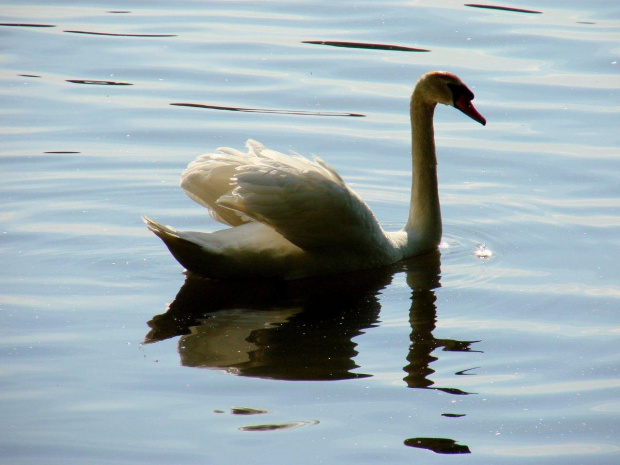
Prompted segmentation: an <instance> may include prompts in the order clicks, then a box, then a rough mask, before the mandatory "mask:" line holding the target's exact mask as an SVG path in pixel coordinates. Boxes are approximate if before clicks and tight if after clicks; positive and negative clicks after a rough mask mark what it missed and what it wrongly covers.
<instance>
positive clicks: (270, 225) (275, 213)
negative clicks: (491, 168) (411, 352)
mask: <svg viewBox="0 0 620 465" xmlns="http://www.w3.org/2000/svg"><path fill="white" fill-rule="evenodd" d="M473 98H474V94H473V93H472V92H471V90H469V88H468V87H467V86H466V85H465V84H463V82H462V81H461V80H460V79H459V78H458V77H457V76H455V75H454V74H450V73H447V72H440V71H434V72H430V73H427V74H424V75H423V76H422V77H421V78H420V79H419V81H418V82H417V84H416V86H415V89H414V91H413V95H412V96H411V106H410V112H411V128H412V159H413V180H412V188H411V206H410V210H409V219H408V220H407V223H406V224H405V227H404V228H403V229H402V230H400V231H396V232H386V231H384V230H383V229H382V228H381V226H380V225H379V223H378V222H377V219H376V218H375V216H374V215H373V213H372V211H371V210H370V208H369V207H368V205H366V203H364V201H363V200H362V199H361V198H360V197H359V196H358V195H357V194H356V193H355V192H354V191H353V190H352V189H351V188H349V187H348V186H347V185H346V184H345V182H344V181H343V180H342V178H341V177H340V176H339V175H338V173H337V172H336V171H335V170H334V169H333V168H331V167H330V166H329V165H327V164H326V163H325V162H323V161H322V160H320V159H319V158H315V159H314V161H310V160H308V159H306V158H304V157H301V156H288V155H284V154H282V153H279V152H275V151H273V150H269V149H267V148H265V147H264V146H263V145H262V144H260V143H258V142H255V141H252V140H249V141H248V142H247V144H246V147H247V148H248V149H249V151H248V153H242V152H240V151H237V150H234V149H230V148H220V149H218V152H217V153H211V154H206V155H202V156H200V157H198V158H197V159H196V160H195V161H194V162H192V163H190V164H189V166H188V167H187V170H185V172H184V173H183V175H182V177H181V187H182V188H183V190H184V191H185V193H186V194H187V195H189V197H191V198H192V199H193V200H195V201H196V202H198V203H199V204H201V205H203V206H204V207H206V208H207V209H208V210H209V213H210V214H211V216H212V217H213V218H215V219H216V220H218V221H220V222H221V223H224V224H227V225H229V226H231V227H230V228H227V229H223V230H220V231H216V232H213V233H203V232H189V231H177V230H175V229H173V228H171V227H169V226H163V225H161V224H159V223H157V222H155V221H153V220H151V219H149V218H146V217H145V218H144V221H145V222H146V225H147V226H148V228H149V229H150V230H151V231H153V232H154V233H155V234H156V235H157V236H159V237H160V238H161V239H162V240H163V241H164V243H165V244H166V245H167V246H168V248H169V249H170V252H172V255H174V257H175V258H176V259H177V260H178V261H179V263H181V264H182V265H183V266H184V267H185V268H187V270H189V271H191V272H194V273H197V274H200V275H203V276H206V277H210V278H220V279H224V278H282V279H297V278H303V277H309V276H319V275H327V274H333V273H342V272H348V271H355V270H362V269H369V268H375V267H380V266H384V265H389V264H392V263H395V262H397V261H399V260H401V259H404V258H408V257H412V256H415V255H419V254H423V253H426V252H430V251H432V250H434V249H436V248H437V246H438V245H439V242H440V240H441V213H440V208H439V193H438V186H437V159H436V157H435V140H434V131H433V113H434V110H435V106H436V105H437V103H442V104H444V105H451V106H454V107H455V108H457V109H459V110H460V111H462V112H463V113H465V114H466V115H468V116H469V117H471V118H473V119H474V120H476V121H478V122H479V123H481V124H483V125H484V124H486V121H485V119H484V118H483V117H482V116H481V115H480V114H479V113H478V112H477V111H476V109H475V108H474V106H473V105H472V104H471V101H472V99H473Z"/></svg>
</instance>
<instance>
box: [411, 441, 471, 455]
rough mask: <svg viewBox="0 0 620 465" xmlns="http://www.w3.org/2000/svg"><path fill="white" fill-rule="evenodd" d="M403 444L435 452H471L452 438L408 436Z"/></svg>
mask: <svg viewBox="0 0 620 465" xmlns="http://www.w3.org/2000/svg"><path fill="white" fill-rule="evenodd" d="M405 445H406V446H408V447H417V448H418V449H427V450H431V451H433V452H435V453H437V454H471V451H470V450H469V447H467V446H466V445H464V444H457V443H456V441H455V440H454V439H446V438H410V439H406V440H405Z"/></svg>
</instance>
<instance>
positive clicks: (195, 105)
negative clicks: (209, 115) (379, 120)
mask: <svg viewBox="0 0 620 465" xmlns="http://www.w3.org/2000/svg"><path fill="white" fill-rule="evenodd" d="M170 105H174V106H177V107H190V108H206V109H209V110H225V111H240V112H245V113H271V114H277V115H303V116H349V117H357V118H364V117H366V115H363V114H361V113H339V112H335V111H304V110H273V109H268V108H244V107H226V106H220V105H204V104H201V103H171V104H170Z"/></svg>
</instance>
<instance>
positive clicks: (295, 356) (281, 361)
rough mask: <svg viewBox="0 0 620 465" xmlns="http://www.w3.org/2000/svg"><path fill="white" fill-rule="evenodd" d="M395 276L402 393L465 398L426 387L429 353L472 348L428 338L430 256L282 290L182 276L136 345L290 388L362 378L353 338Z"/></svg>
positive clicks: (453, 447) (285, 285) (373, 321)
mask: <svg viewBox="0 0 620 465" xmlns="http://www.w3.org/2000/svg"><path fill="white" fill-rule="evenodd" d="M403 272H404V273H405V274H406V280H407V284H408V286H409V288H410V289H411V306H410V309H409V322H410V325H411V333H410V340H411V344H410V346H409V351H408V354H407V357H406V359H407V362H408V363H407V365H406V366H405V367H404V368H403V370H404V371H405V373H406V375H405V377H404V381H405V382H406V384H407V386H408V387H409V388H418V389H436V390H439V391H442V392H445V393H448V394H452V395H467V394H471V393H468V392H465V391H462V390H460V389H457V388H451V387H435V386H434V382H433V381H432V380H431V379H430V376H431V375H432V374H433V373H434V370H433V369H432V368H431V367H430V365H431V364H432V363H433V362H434V361H436V360H437V357H436V356H434V355H433V353H434V352H435V351H436V350H437V349H440V348H441V349H443V350H444V351H457V352H469V351H471V345H472V344H473V343H474V342H478V341H458V340H454V339H438V338H435V337H434V336H433V331H434V330H435V326H436V320H437V308H436V305H435V301H436V296H435V289H437V288H438V287H440V276H441V275H440V253H439V252H437V253H433V254H429V255H427V256H424V257H418V258H416V259H413V260H408V261H404V262H400V263H398V264H396V265H394V266H391V267H386V268H382V269H378V270H370V271H365V272H360V273H352V274H348V275H339V276H337V277H335V276H330V277H322V278H313V279H305V280H299V281H291V282H283V281H265V280H243V281H217V280H210V279H204V278H199V277H194V276H189V275H188V276H187V278H186V281H185V283H184V284H183V286H182V287H181V289H180V290H179V292H178V294H177V296H176V298H175V300H174V301H173V302H172V303H171V304H170V305H169V307H168V310H167V311H166V313H163V314H161V315H156V316H155V317H153V319H152V320H151V321H149V322H148V325H149V326H150V327H151V330H150V331H149V333H148V334H147V335H146V337H145V341H144V343H146V344H148V343H154V342H158V341H161V340H164V339H169V338H172V337H176V336H181V337H180V339H179V342H178V351H179V354H180V357H181V363H182V364H183V365H184V366H188V367H197V368H211V369H220V370H226V371H227V372H229V373H234V374H237V375H239V376H250V377H259V378H268V379H277V380H291V381H304V380H305V381H330V380H332V381H333V380H345V379H352V378H364V377H370V376H372V374H371V373H363V372H360V371H359V370H358V369H359V368H360V367H359V366H358V365H356V363H355V361H354V359H355V357H356V356H357V354H358V352H357V350H356V346H357V344H356V343H355V342H354V341H353V339H354V338H355V337H356V336H359V335H360V334H363V333H364V332H366V331H367V330H369V329H371V328H373V327H375V326H377V325H378V321H379V320H378V318H379V313H380V310H381V305H380V302H379V297H380V295H381V292H382V290H383V289H385V288H386V287H387V286H388V285H389V284H390V283H391V282H392V280H393V278H394V275H395V274H397V273H403ZM467 371H468V370H462V371H460V372H459V373H457V375H459V374H460V375H465V374H467ZM445 416H447V417H452V416H453V417H459V416H462V414H445ZM405 444H406V445H408V446H411V447H417V448H426V449H429V450H432V451H434V452H437V453H449V454H454V453H469V449H468V448H467V446H463V445H460V444H456V442H455V441H454V440H452V439H445V438H411V439H408V440H407V441H405Z"/></svg>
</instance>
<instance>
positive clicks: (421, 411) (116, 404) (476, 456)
mask: <svg viewBox="0 0 620 465" xmlns="http://www.w3.org/2000/svg"><path fill="white" fill-rule="evenodd" d="M80 3H81V5H80V6H76V5H75V3H74V2H48V1H31V0H28V1H12V2H11V1H5V2H3V4H2V6H1V7H0V23H3V24H4V25H3V26H0V37H1V38H0V43H2V48H1V52H0V57H1V60H2V67H1V68H2V69H1V70H0V81H1V85H0V100H1V102H2V105H1V110H0V114H1V115H2V125H1V126H2V130H1V131H2V132H1V134H2V135H1V138H2V139H1V140H2V143H1V148H0V151H1V152H0V157H1V158H0V160H1V163H2V178H1V180H0V196H1V198H2V206H1V207H0V218H2V228H1V231H2V242H1V248H2V257H3V264H4V266H3V267H2V269H1V272H0V273H1V281H0V282H1V288H0V289H1V291H0V295H1V301H0V302H1V303H0V305H1V306H0V308H1V312H0V319H1V326H0V327H1V332H2V339H1V342H0V347H1V350H0V354H1V355H0V357H1V360H2V371H1V377H2V395H1V401H0V409H1V410H0V411H1V412H2V421H1V428H2V430H1V431H2V433H1V435H0V461H1V462H2V463H7V464H8V463H11V464H31V463H32V464H34V463H36V464H52V463H53V464H56V463H63V464H67V463H85V462H93V463H100V464H106V463H115V464H118V463H127V464H139V463H149V464H153V463H184V464H193V463H201V464H202V463H222V464H224V463H250V464H266V463H298V464H304V463H313V464H314V463H373V464H376V463H395V464H396V463H412V462H416V463H429V464H433V463H440V462H441V463H443V462H445V461H446V460H450V461H454V460H458V461H459V462H461V461H463V462H469V463H476V464H480V463H482V464H487V463H488V464H495V463H522V461H523V460H527V461H528V463H541V464H555V463H558V464H559V463H561V464H583V463H599V464H611V463H617V462H618V459H619V455H620V454H619V451H620V449H619V448H620V443H619V442H618V439H617V438H618V426H617V425H618V415H619V414H620V403H619V402H618V389H619V387H620V378H619V376H618V350H617V347H618V339H619V337H618V336H619V332H620V325H619V324H618V305H619V303H620V286H619V285H618V277H619V273H618V265H617V263H618V258H619V250H620V243H619V241H618V236H619V232H620V213H619V210H618V208H619V206H620V201H619V200H618V199H619V197H620V196H619V195H618V194H619V191H618V185H619V183H618V174H617V173H618V172H619V169H620V164H619V159H620V158H619V156H618V145H619V144H618V142H619V136H618V135H619V133H618V129H617V128H618V123H619V122H620V118H619V117H618V114H619V110H618V103H619V98H618V89H619V88H620V77H619V68H618V66H619V65H618V61H617V60H618V56H617V50H618V46H619V42H620V20H619V19H618V18H619V17H620V16H619V12H620V11H619V9H618V6H617V5H616V4H615V3H614V2H607V1H598V2H587V4H583V2H575V1H570V2H563V3H562V5H561V6H559V5H558V4H557V2H536V3H527V2H526V3H523V2H521V3H519V2H517V3H512V4H506V5H504V6H509V7H514V8H522V9H529V10H537V11H541V12H542V14H535V13H519V12H514V11H513V12H511V11H502V10H491V9H481V8H474V7H468V6H465V5H464V4H463V3H461V2H453V1H444V2H430V1H428V2H427V1H420V2H415V3H406V2H390V3H386V2H371V1H369V2H359V3H357V4H353V3H349V2H345V3H334V2H325V3H323V2H277V1H274V2H256V3H254V2H196V1H179V2H162V1H154V2H149V3H148V5H146V4H144V5H142V4H140V5H136V4H133V3H132V2H116V3H115V4H114V5H113V6H111V5H110V4H109V3H108V2H99V1H90V2H80ZM495 5H497V4H495ZM11 23H12V24H22V25H23V24H38V25H48V26H53V27H27V26H15V25H7V24H11ZM67 31H76V32H67ZM86 33H88V34H86ZM92 33H98V34H92ZM101 33H103V34H116V35H101ZM304 41H315V42H316V41H318V42H321V41H332V42H355V43H370V44H383V45H397V46H401V47H408V48H421V49H426V50H430V52H412V51H398V50H380V49H379V50H377V49H375V50H371V49H364V48H350V47H335V46H329V45H324V44H309V43H303V42H304ZM433 69H447V70H449V71H452V72H455V73H456V74H458V75H459V76H460V77H462V78H463V80H464V81H465V82H466V83H467V84H468V85H469V86H470V87H472V89H473V90H474V92H475V93H476V101H475V102H476V106H477V108H478V109H479V111H480V112H481V113H482V114H483V115H484V116H485V117H486V118H487V120H488V121H489V124H488V125H487V126H486V127H484V128H483V127H482V126H480V125H477V124H476V123H474V122H472V121H470V120H467V119H466V118H464V117H463V115H461V114H460V113H458V112H455V111H454V110H452V109H449V108H440V109H438V111H437V115H436V129H437V144H438V148H439V149H438V150H439V154H438V155H439V177H440V189H441V191H440V194H441V199H442V213H443V217H444V246H443V247H442V249H441V251H440V254H438V255H435V256H430V257H426V258H425V259H423V260H411V261H408V262H406V263H402V264H398V265H396V266H394V267H391V268H388V269H385V270H378V271H376V272H372V273H362V274H361V275H356V276H353V277H349V278H344V277H339V278H338V279H335V278H334V279H329V280H318V281H311V282H310V283H305V284H300V283H292V284H289V285H283V284H277V283H271V284H269V285H267V284H256V283H254V284H244V285H243V286H239V285H234V284H231V283H224V284H220V285H218V284H215V283H205V282H204V281H199V280H192V279H189V280H187V281H186V279H185V276H184V275H183V274H182V270H181V268H180V267H179V266H178V264H177V263H176V262H175V261H174V260H173V259H172V258H171V257H170V256H169V254H168V252H167V250H166V249H165V248H164V247H163V245H162V244H161V243H160V242H159V241H158V239H157V238H155V237H154V236H153V235H152V234H150V233H149V232H148V231H147V230H146V229H145V228H144V225H143V224H142V222H141V220H140V216H141V215H143V214H148V215H149V216H152V217H154V218H156V219H158V220H160V221H163V222H165V223H168V224H173V225H175V226H178V227H180V228H183V229H203V230H214V229H216V228H217V227H218V226H217V224H216V223H214V222H213V221H212V220H210V219H209V218H205V214H204V212H203V210H202V209H201V208H200V207H199V206H197V205H195V204H193V203H192V202H191V201H190V200H189V199H187V198H186V197H185V196H184V194H183V193H182V192H181V190H180V189H179V188H178V187H177V183H178V178H179V175H180V172H181V171H182V169H183V168H184V166H185V165H186V164H187V163H188V162H189V161H191V160H192V159H193V158H195V157H196V156H197V155H199V154H200V153H203V152H206V151H210V150H213V149H214V148H216V147H218V146H232V147H237V148H241V147H242V146H243V144H244V142H245V140H246V139H247V138H255V139H257V140H260V141H261V142H263V143H265V144H266V145H267V146H269V147H271V148H274V149H277V150H280V151H287V150H295V151H297V152H299V153H303V154H312V153H315V154H318V155H319V156H321V157H322V158H324V159H325V160H327V161H328V162H329V163H330V164H332V165H333V166H334V167H336V168H337V169H338V171H339V172H340V173H341V174H342V175H343V177H344V178H345V179H346V180H347V181H348V182H349V183H350V184H351V185H352V186H353V187H354V188H355V189H356V190H357V191H358V192H359V193H360V194H361V195H362V196H363V197H364V198H365V199H366V200H367V201H368V203H369V204H370V205H371V207H372V208H373V210H374V211H375V212H376V214H377V216H378V218H379V219H380V221H381V222H382V224H384V225H385V226H386V227H387V228H389V229H396V228H399V227H401V226H402V225H403V224H404V221H405V218H406V214H407V206H408V204H407V203H408V192H409V191H408V189H409V176H410V173H409V172H408V171H409V159H408V156H407V154H408V152H409V122H408V114H407V106H408V97H409V93H410V91H411V87H412V86H413V83H414V82H415V80H416V79H417V78H418V76H419V75H420V74H422V73H423V72H426V71H429V70H433ZM129 84H131V85H129ZM172 103H185V104H188V103H189V104H198V105H208V106H220V107H230V108H243V109H262V110H276V112H267V113H265V112H258V113H257V112H239V111H225V110H221V109H220V110H217V109H212V108H211V109H209V108H201V107H198V108H196V107H187V106H173V105H171V104H172ZM290 112H298V113H299V112H305V113H321V114H322V116H321V115H314V114H305V115H304V114H290ZM346 113H355V114H362V115H365V116H364V117H349V116H342V115H341V116H339V115H340V114H346ZM326 114H329V115H331V116H326ZM483 244H484V245H483ZM170 302H172V303H171V304H170V306H168V303H170ZM446 454H457V456H458V459H457V458H456V457H455V456H452V458H449V457H447V456H446Z"/></svg>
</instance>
